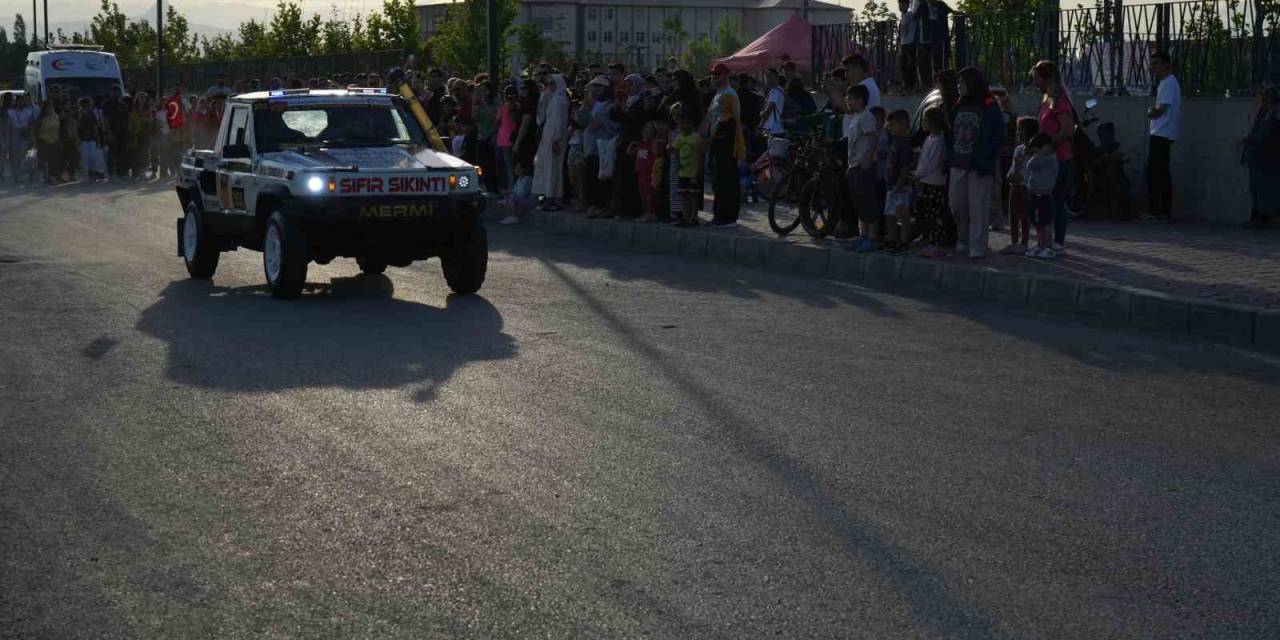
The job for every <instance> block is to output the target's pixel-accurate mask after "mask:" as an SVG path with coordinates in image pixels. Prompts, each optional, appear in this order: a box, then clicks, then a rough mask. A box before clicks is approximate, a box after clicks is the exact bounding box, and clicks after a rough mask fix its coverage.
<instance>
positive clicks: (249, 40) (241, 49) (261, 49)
mask: <svg viewBox="0 0 1280 640" xmlns="http://www.w3.org/2000/svg"><path fill="white" fill-rule="evenodd" d="M236 31H237V33H238V34H239V37H238V38H237V39H238V40H239V44H238V45H237V46H236V56H235V57H236V59H240V60H243V59H246V58H261V57H265V56H267V55H270V51H271V45H270V44H269V43H268V41H267V27H266V25H264V24H262V23H261V22H258V21H257V20H254V19H253V18H250V19H249V21H248V22H241V23H240V26H239V27H237V28H236Z"/></svg>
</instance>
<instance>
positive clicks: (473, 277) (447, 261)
mask: <svg viewBox="0 0 1280 640" xmlns="http://www.w3.org/2000/svg"><path fill="white" fill-rule="evenodd" d="M488 266H489V239H488V237H487V236H486V235H485V231H484V225H482V224H480V219H479V217H477V218H476V219H475V222H474V224H473V225H472V227H471V230H470V232H469V233H467V234H466V235H464V236H463V237H461V238H458V239H457V240H456V241H455V242H454V244H453V246H452V247H449V249H448V250H447V251H445V252H444V253H443V254H441V256H440V267H441V269H442V270H443V271H444V279H445V282H447V283H449V288H450V289H452V290H453V292H454V293H459V294H468V293H475V292H476V291H479V290H480V285H482V284H484V274H485V270H486V269H487V268H488Z"/></svg>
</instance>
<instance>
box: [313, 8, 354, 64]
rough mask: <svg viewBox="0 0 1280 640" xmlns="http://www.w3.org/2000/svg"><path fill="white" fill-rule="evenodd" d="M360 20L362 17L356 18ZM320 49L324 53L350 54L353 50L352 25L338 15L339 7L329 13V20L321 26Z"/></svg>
mask: <svg viewBox="0 0 1280 640" xmlns="http://www.w3.org/2000/svg"><path fill="white" fill-rule="evenodd" d="M356 19H357V20H359V19H360V16H356ZM320 42H321V44H320V49H321V51H322V52H323V53H349V52H351V50H352V42H351V23H349V22H347V21H346V20H344V19H342V17H341V16H339V15H338V7H337V6H334V7H333V8H332V9H330V11H329V19H328V20H325V21H324V23H322V24H321V25H320Z"/></svg>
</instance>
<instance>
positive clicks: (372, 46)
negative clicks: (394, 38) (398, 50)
mask: <svg viewBox="0 0 1280 640" xmlns="http://www.w3.org/2000/svg"><path fill="white" fill-rule="evenodd" d="M393 46H394V45H392V44H391V25H390V24H389V23H388V22H387V19H386V18H385V17H383V15H382V14H381V13H378V12H377V11H374V12H373V13H370V14H369V17H368V18H366V19H365V21H364V46H363V47H362V48H361V49H360V50H361V51H381V50H383V49H390V48H392V47H393Z"/></svg>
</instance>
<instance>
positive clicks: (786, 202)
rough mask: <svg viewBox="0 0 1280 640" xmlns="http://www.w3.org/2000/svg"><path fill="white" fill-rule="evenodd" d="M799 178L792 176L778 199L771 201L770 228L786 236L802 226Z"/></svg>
mask: <svg viewBox="0 0 1280 640" xmlns="http://www.w3.org/2000/svg"><path fill="white" fill-rule="evenodd" d="M797 178H798V176H791V179H790V180H787V182H786V183H784V186H783V188H782V189H781V190H780V191H779V195H778V197H775V198H773V199H771V200H769V228H770V229H773V232H774V233H776V234H778V235H780V236H785V235H787V234H789V233H791V232H792V231H795V229H796V227H797V226H799V225H800V187H801V185H798V184H792V183H795V182H798V181H799V180H797Z"/></svg>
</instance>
